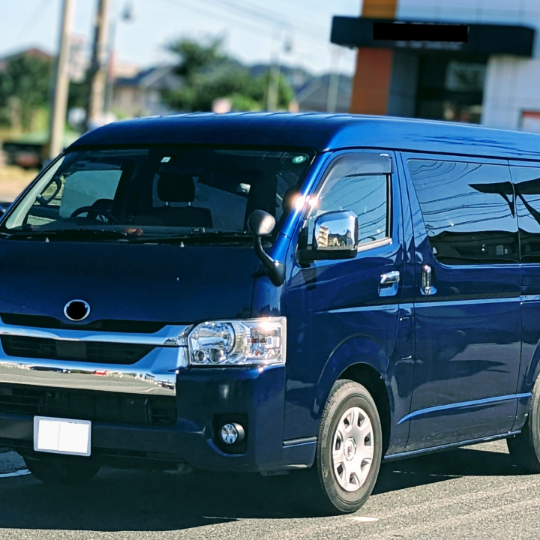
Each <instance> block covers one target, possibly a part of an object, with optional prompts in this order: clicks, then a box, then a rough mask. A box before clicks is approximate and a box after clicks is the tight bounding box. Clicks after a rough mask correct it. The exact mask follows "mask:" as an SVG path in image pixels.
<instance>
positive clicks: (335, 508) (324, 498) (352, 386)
mask: <svg viewBox="0 0 540 540" xmlns="http://www.w3.org/2000/svg"><path fill="white" fill-rule="evenodd" d="M353 407H354V408H356V407H359V408H360V409H361V410H362V411H363V412H364V413H365V414H366V415H367V417H368V418H369V420H370V421H371V426H372V438H371V437H369V438H366V440H368V439H370V440H368V443H369V444H371V445H372V446H373V459H372V461H371V467H370V468H369V472H368V473H367V476H366V478H365V480H364V481H363V483H361V485H360V487H359V488H357V489H356V491H352V492H351V491H348V490H345V489H344V488H343V487H342V486H341V485H340V483H339V481H338V474H337V473H336V471H334V464H333V445H334V442H335V441H334V437H335V435H336V430H337V428H338V425H339V424H340V422H341V420H342V417H343V416H344V415H345V413H346V412H347V411H348V410H349V409H351V408H353ZM366 440H364V443H365V442H366ZM341 444H343V443H341ZM382 446H383V438H382V429H381V420H380V418H379V413H378V411H377V406H376V405H375V402H374V401H373V398H372V397H371V395H370V393H369V392H368V391H367V390H366V388H364V387H363V386H362V385H361V384H358V383H356V382H354V381H350V380H340V381H337V382H336V384H335V385H334V387H333V388H332V391H331V392H330V396H329V397H328V401H327V403H326V407H325V409H324V413H323V417H322V420H321V426H320V429H319V437H318V443H317V453H316V456H315V463H314V465H313V467H312V468H311V469H309V470H308V471H305V473H306V474H305V478H306V484H307V485H306V484H304V485H303V486H302V488H303V490H305V493H306V494H307V497H308V500H307V501H306V502H308V503H309V506H310V508H311V509H313V510H315V511H316V512H318V513H322V514H326V515H328V514H349V513H352V512H356V511H357V510H358V509H359V508H360V507H361V506H362V505H363V504H364V503H365V502H366V501H367V500H368V498H369V496H370V495H371V492H372V491H373V488H374V487H375V482H376V481H377V477H378V475H379V469H380V466H381V459H382ZM355 449H356V446H355ZM355 451H356V450H355ZM344 453H345V450H344ZM343 474H345V473H344V472H343ZM356 478H357V479H358V477H356ZM358 483H359V484H360V482H358ZM307 487H310V488H311V489H309V490H307V489H305V488H307Z"/></svg>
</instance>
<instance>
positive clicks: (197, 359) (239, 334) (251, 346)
mask: <svg viewBox="0 0 540 540" xmlns="http://www.w3.org/2000/svg"><path fill="white" fill-rule="evenodd" d="M285 338H286V318H285V317H265V318H260V319H247V320H241V321H240V320H238V321H234V320H233V321H210V322H205V323H201V324H198V325H197V326H195V328H193V330H192V331H191V332H190V334H189V364H190V365H192V366H246V365H263V366H264V365H274V364H284V363H285Z"/></svg>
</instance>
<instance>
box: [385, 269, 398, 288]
mask: <svg viewBox="0 0 540 540" xmlns="http://www.w3.org/2000/svg"><path fill="white" fill-rule="evenodd" d="M399 278H400V273H399V272H398V271H397V270H392V272H388V273H387V274H382V275H381V285H392V284H394V283H399Z"/></svg>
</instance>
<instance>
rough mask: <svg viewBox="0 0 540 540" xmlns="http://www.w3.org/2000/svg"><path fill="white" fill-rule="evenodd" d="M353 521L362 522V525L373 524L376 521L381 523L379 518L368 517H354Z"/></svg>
mask: <svg viewBox="0 0 540 540" xmlns="http://www.w3.org/2000/svg"><path fill="white" fill-rule="evenodd" d="M351 519H352V520H353V521H360V522H361V523H373V522H374V521H379V518H375V517H367V516H365V517H364V516H361V517H352V518H351Z"/></svg>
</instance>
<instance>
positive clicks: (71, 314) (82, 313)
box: [64, 300, 90, 322]
mask: <svg viewBox="0 0 540 540" xmlns="http://www.w3.org/2000/svg"><path fill="white" fill-rule="evenodd" d="M64 315H65V316H66V319H69V320H70V321H74V322H78V321H84V319H86V317H88V315H90V305H89V304H88V302H85V301H84V300H70V301H69V302H68V303H67V304H66V305H65V307H64Z"/></svg>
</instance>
